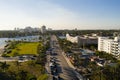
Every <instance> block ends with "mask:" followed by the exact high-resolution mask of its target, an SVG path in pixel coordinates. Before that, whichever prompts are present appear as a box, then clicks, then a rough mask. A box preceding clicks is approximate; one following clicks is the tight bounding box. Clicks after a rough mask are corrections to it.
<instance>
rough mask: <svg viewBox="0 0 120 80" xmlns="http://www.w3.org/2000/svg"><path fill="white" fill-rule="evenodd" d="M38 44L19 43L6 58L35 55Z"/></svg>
mask: <svg viewBox="0 0 120 80" xmlns="http://www.w3.org/2000/svg"><path fill="white" fill-rule="evenodd" d="M39 44H40V43H39V42H32V43H19V44H17V45H16V47H15V49H13V50H12V52H11V53H9V54H7V55H8V56H15V55H23V54H33V55H37V46H38V45H39Z"/></svg>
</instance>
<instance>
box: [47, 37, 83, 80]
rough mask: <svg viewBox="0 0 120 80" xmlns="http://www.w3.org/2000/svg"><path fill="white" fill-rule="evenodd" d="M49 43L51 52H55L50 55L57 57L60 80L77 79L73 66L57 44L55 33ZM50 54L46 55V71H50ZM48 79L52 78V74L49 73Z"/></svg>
mask: <svg viewBox="0 0 120 80" xmlns="http://www.w3.org/2000/svg"><path fill="white" fill-rule="evenodd" d="M50 45H51V48H52V53H57V55H52V56H54V57H56V59H57V64H58V66H57V68H58V74H59V76H60V77H61V78H62V79H61V80H79V79H78V78H77V77H76V73H75V70H74V68H72V67H71V66H70V65H69V63H68V61H67V60H66V58H65V56H64V55H63V51H62V50H61V48H60V46H59V44H58V40H57V37H56V36H55V35H53V36H51V42H50ZM52 56H51V55H49V56H47V58H48V64H47V65H48V68H47V69H48V73H50V68H49V63H50V62H49V60H50V57H52ZM49 80H53V79H52V75H50V78H49ZM81 80H82V79H81Z"/></svg>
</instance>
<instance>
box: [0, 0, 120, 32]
mask: <svg viewBox="0 0 120 80" xmlns="http://www.w3.org/2000/svg"><path fill="white" fill-rule="evenodd" d="M119 3H120V1H119V0H73V1H72V0H71V1H70V0H0V30H13V29H14V28H15V27H18V28H25V27H26V26H32V27H41V26H42V25H45V26H46V27H47V28H52V29H55V30H58V29H62V30H63V29H70V30H71V29H75V28H77V29H78V30H85V29H87V30H89V29H91V30H92V29H94V30H96V29H107V30H109V29H120V15H119V14H120V5H119Z"/></svg>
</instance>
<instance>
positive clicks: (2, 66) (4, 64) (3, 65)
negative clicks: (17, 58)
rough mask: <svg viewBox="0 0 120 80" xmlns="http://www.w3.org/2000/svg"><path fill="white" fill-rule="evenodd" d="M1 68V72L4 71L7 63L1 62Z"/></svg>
mask: <svg viewBox="0 0 120 80" xmlns="http://www.w3.org/2000/svg"><path fill="white" fill-rule="evenodd" d="M0 67H1V69H2V70H3V72H5V70H6V69H8V67H9V65H8V64H7V63H6V62H3V63H2V64H1V65H0Z"/></svg>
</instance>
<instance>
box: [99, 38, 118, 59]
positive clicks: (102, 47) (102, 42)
mask: <svg viewBox="0 0 120 80" xmlns="http://www.w3.org/2000/svg"><path fill="white" fill-rule="evenodd" d="M98 50H99V51H104V52H107V53H110V54H113V55H115V56H116V57H117V56H119V55H120V38H119V37H115V38H114V39H109V37H98Z"/></svg>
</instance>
